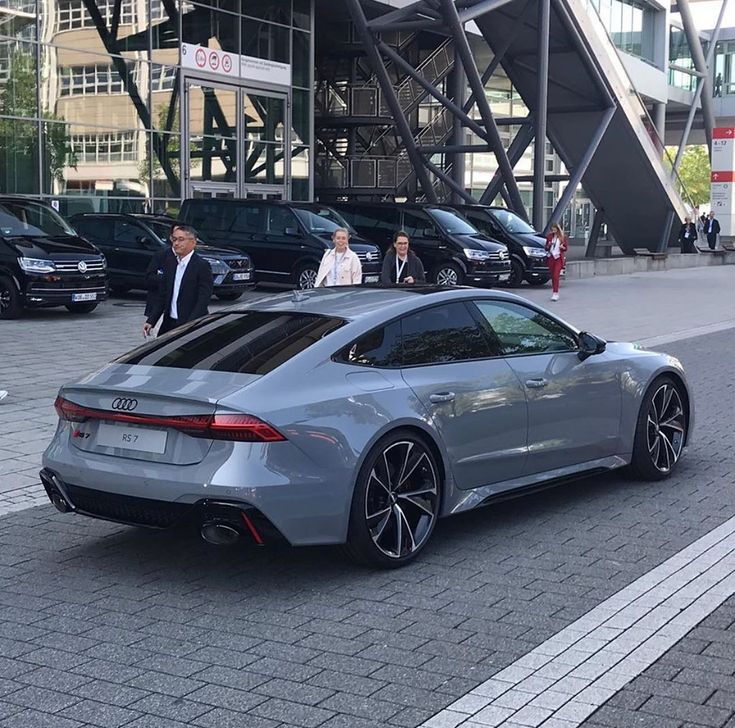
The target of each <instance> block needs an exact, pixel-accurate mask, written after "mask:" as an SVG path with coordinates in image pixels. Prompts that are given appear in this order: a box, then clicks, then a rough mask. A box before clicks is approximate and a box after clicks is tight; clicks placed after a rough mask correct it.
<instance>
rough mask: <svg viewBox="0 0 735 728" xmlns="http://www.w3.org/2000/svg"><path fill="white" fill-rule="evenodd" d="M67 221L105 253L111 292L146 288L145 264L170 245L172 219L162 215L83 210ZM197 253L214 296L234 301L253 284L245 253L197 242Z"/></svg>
mask: <svg viewBox="0 0 735 728" xmlns="http://www.w3.org/2000/svg"><path fill="white" fill-rule="evenodd" d="M69 222H70V223H71V224H72V225H73V226H74V228H75V229H76V230H77V232H78V233H79V234H80V235H83V236H84V237H85V238H86V239H87V240H89V241H90V242H92V243H94V244H95V245H96V246H98V247H99V249H100V250H101V251H102V252H103V253H104V254H105V257H106V258H107V266H108V274H109V276H110V288H112V290H113V292H114V293H125V292H126V291H129V290H130V289H131V288H142V289H145V288H147V285H148V282H147V281H146V270H147V268H148V265H149V264H150V262H151V260H152V259H153V257H154V256H155V255H156V254H158V253H159V252H160V251H161V250H163V249H165V248H168V247H170V246H171V241H170V240H169V234H170V232H171V226H172V225H173V223H174V222H175V220H173V219H172V218H170V217H166V216H164V215H145V214H130V215H126V214H116V213H92V214H89V213H83V214H81V215H74V216H73V217H71V218H70V219H69ZM197 253H199V255H201V256H202V257H203V258H204V259H205V260H206V261H208V262H209V265H210V266H211V267H212V273H213V274H214V294H215V296H217V298H219V299H221V300H223V301H235V300H237V299H238V298H240V296H241V295H242V294H243V293H244V292H245V291H246V290H248V289H249V288H253V287H254V286H255V276H254V274H253V265H252V263H251V262H250V258H249V256H247V255H245V254H244V253H241V252H240V251H238V250H232V249H228V248H213V247H212V246H210V245H206V244H200V243H199V242H197Z"/></svg>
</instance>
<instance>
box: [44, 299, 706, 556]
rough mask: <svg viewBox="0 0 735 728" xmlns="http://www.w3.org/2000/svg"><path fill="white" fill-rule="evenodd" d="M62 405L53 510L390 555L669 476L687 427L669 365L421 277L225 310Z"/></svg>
mask: <svg viewBox="0 0 735 728" xmlns="http://www.w3.org/2000/svg"><path fill="white" fill-rule="evenodd" d="M56 410H57V411H58V414H59V418H60V422H59V427H58V430H57V432H56V435H55V436H54V439H53V441H52V442H51V444H50V445H49V447H48V449H47V450H46V452H45V454H44V458H43V464H44V468H43V470H42V471H41V479H42V481H43V484H44V486H45V487H46V490H47V492H48V495H49V498H50V499H51V501H52V502H53V503H54V505H55V506H56V507H57V508H58V509H59V510H61V511H64V512H72V511H73V512H77V513H81V514H84V515H88V516H94V517H96V518H104V519H108V520H112V521H117V522H121V523H129V524H136V525H143V526H151V527H156V528H165V527H168V526H172V525H174V524H176V523H179V522H182V521H190V522H193V523H194V524H196V526H197V527H198V529H199V531H200V533H201V535H202V537H203V538H204V539H206V540H207V541H209V542H212V543H230V542H232V541H235V540H237V539H246V540H248V541H249V542H252V543H255V544H265V543H268V542H269V541H273V540H276V539H278V540H285V541H286V542H287V543H289V544H293V545H301V544H346V546H347V550H348V551H349V552H350V553H351V554H352V555H353V556H354V557H355V558H357V559H358V560H360V561H363V562H367V563H370V564H374V565H379V566H387V567H392V566H400V565H402V564H405V563H407V562H408V561H410V560H411V559H413V558H414V557H415V556H416V555H417V554H418V553H419V552H420V551H421V550H422V549H423V548H424V547H425V546H426V543H427V542H428V540H429V538H430V536H431V534H432V531H433V530H434V526H435V525H436V521H437V519H438V518H439V517H441V516H448V515H451V514H453V513H459V512H461V511H465V510H467V509H470V508H475V507H477V506H481V505H485V504H487V503H490V502H491V501H492V500H493V499H495V498H498V497H506V496H507V495H508V494H509V492H510V491H514V492H520V491H522V490H524V489H530V488H536V487H539V486H541V485H545V484H549V483H555V482H558V481H561V480H564V479H568V478H572V477H577V476H580V475H587V474H593V473H599V472H601V471H604V470H610V469H613V468H619V467H623V466H628V467H629V468H630V470H631V471H632V472H633V473H634V474H635V475H637V476H639V477H642V478H646V479H659V478H665V477H666V476H668V475H670V474H671V472H672V471H673V470H674V468H675V466H676V464H677V462H678V460H679V457H680V456H681V454H682V450H683V448H684V446H685V445H686V443H687V439H688V437H689V434H690V432H691V428H692V425H693V406H692V400H691V395H690V393H689V390H688V388H687V384H686V379H685V376H684V372H683V370H682V366H681V364H680V363H679V362H678V361H677V360H676V359H674V358H672V357H670V356H667V355H666V354H660V353H655V352H650V351H644V350H641V349H639V348H637V347H636V346H634V345H632V344H624V343H607V344H606V342H604V341H602V340H601V339H599V338H597V337H595V336H593V335H592V334H589V333H585V332H580V331H578V330H577V329H575V328H574V327H573V326H570V325H569V324H567V323H565V322H563V321H561V320H559V319H558V318H557V317H556V316H554V315H552V314H550V313H549V312H547V311H545V310H543V309H541V308H539V307H537V306H535V305H534V304H531V303H529V302H528V301H526V300H524V299H522V298H519V297H517V296H514V295H511V294H508V293H503V292H499V291H480V290H476V289H462V288H453V289H446V288H438V287H432V286H421V287H410V288H408V287H402V288H385V289H381V288H357V287H355V288H352V287H346V288H323V289H319V290H313V291H308V292H294V293H287V294H282V295H275V296H273V297H270V298H267V299H264V300H261V301H258V302H256V303H253V304H251V305H237V306H234V307H232V308H229V309H227V310H225V311H223V312H219V313H215V314H212V315H210V316H206V317H205V318H202V319H199V320H197V321H194V322H192V323H190V324H188V325H186V326H182V327H181V328H179V329H177V330H176V331H174V332H171V333H170V334H167V335H165V336H162V337H160V338H159V339H157V340H155V341H153V342H151V343H147V344H145V345H144V346H141V347H140V348H138V349H135V350H134V351H132V352H130V353H128V354H125V356H122V357H120V358H119V359H117V360H116V361H114V362H112V363H111V364H109V365H107V366H106V367H104V368H103V369H101V370H100V371H98V372H96V373H94V374H91V375H90V376H88V377H86V378H85V379H82V380H81V381H80V382H78V383H76V384H69V385H67V386H65V387H62V389H61V392H60V393H59V397H58V399H57V401H56Z"/></svg>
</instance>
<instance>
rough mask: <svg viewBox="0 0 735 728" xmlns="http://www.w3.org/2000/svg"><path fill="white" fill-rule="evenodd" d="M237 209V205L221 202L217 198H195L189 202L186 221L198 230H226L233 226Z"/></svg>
mask: <svg viewBox="0 0 735 728" xmlns="http://www.w3.org/2000/svg"><path fill="white" fill-rule="evenodd" d="M237 209H238V208H237V207H236V206H235V205H228V204H226V203H225V204H221V203H218V202H217V201H216V200H193V201H191V202H187V209H186V213H187V214H186V223H187V225H192V226H193V227H194V228H196V229H197V230H211V231H214V230H218V231H222V232H226V231H228V230H230V228H231V227H232V221H233V220H234V219H235V214H236V213H237Z"/></svg>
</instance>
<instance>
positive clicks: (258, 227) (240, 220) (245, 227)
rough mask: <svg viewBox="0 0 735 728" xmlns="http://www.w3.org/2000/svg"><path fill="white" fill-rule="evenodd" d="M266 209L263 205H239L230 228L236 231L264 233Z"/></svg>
mask: <svg viewBox="0 0 735 728" xmlns="http://www.w3.org/2000/svg"><path fill="white" fill-rule="evenodd" d="M265 217H266V209H265V208H264V207H263V206H262V205H243V206H242V207H240V206H238V209H237V215H236V216H235V219H234V220H233V221H232V227H231V228H230V229H231V230H232V232H234V233H264V232H265V229H266V224H265Z"/></svg>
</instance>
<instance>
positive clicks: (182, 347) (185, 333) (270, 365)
mask: <svg viewBox="0 0 735 728" xmlns="http://www.w3.org/2000/svg"><path fill="white" fill-rule="evenodd" d="M344 323H345V321H344V319H340V318H335V317H329V316H317V315H315V314H308V313H288V312H285V313H277V312H273V311H238V312H229V313H218V314H212V315H211V316H205V317H204V318H201V319H198V320H196V321H194V322H192V323H191V324H186V325H184V326H181V327H180V328H179V329H177V330H176V331H177V333H178V335H177V336H176V337H175V338H171V337H169V336H164V337H162V338H161V339H156V340H155V341H153V342H151V343H150V344H144V345H143V346H141V347H139V348H137V349H135V350H133V351H131V352H129V353H127V354H125V355H124V356H122V357H120V358H119V359H116V360H115V363H116V364H141V365H143V366H155V367H174V368H176V369H200V370H205V371H214V372H236V373H241V374H267V373H268V372H271V371H273V370H274V369H276V368H277V367H278V366H280V365H281V364H283V363H284V362H287V361H288V360H289V359H291V358H292V357H294V356H296V355H297V354H300V353H301V352H302V351H304V350H306V349H308V348H309V347H310V346H311V345H312V344H314V343H315V342H317V341H319V340H320V339H322V338H324V337H325V336H328V335H329V334H331V333H332V332H333V331H336V330H337V329H338V328H339V327H340V326H342V325H343V324H344Z"/></svg>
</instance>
